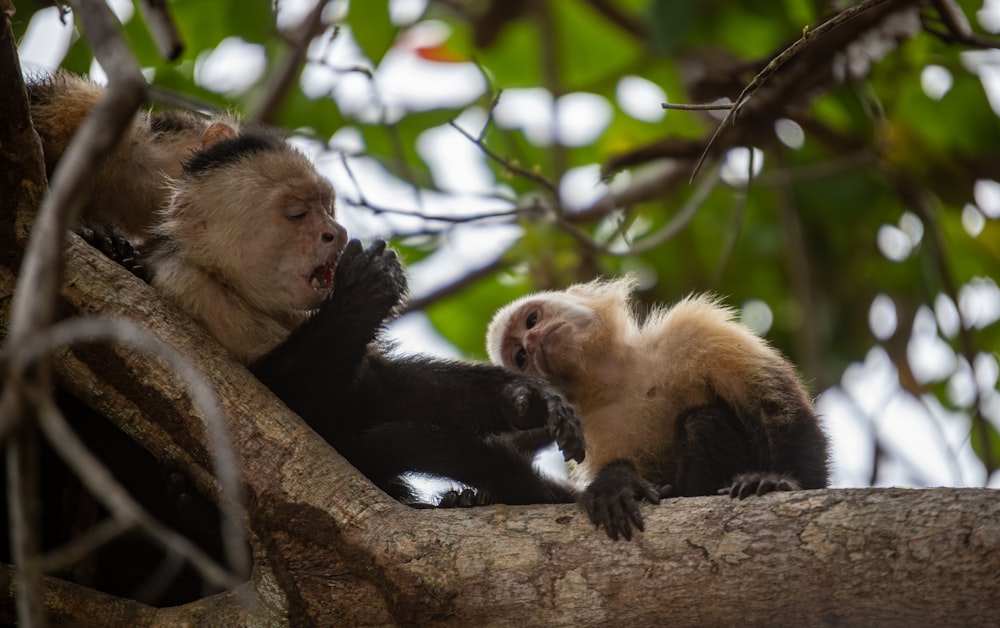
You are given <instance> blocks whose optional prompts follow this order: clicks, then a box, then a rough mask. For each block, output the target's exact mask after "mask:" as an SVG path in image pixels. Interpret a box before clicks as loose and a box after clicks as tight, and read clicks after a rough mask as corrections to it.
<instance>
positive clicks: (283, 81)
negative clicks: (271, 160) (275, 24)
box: [159, 0, 328, 124]
mask: <svg viewBox="0 0 1000 628" xmlns="http://www.w3.org/2000/svg"><path fill="white" fill-rule="evenodd" d="M159 1H161V2H162V1H163V0H159ZM327 2H328V0H317V2H316V4H315V6H313V9H312V11H310V12H309V15H307V16H306V17H305V19H303V20H302V22H301V23H300V24H299V25H298V26H297V27H296V28H295V29H294V30H293V31H292V32H291V33H289V35H288V38H287V40H288V42H289V44H290V45H291V51H290V52H289V53H288V54H286V55H285V57H284V58H283V59H282V60H281V63H280V65H279V67H278V69H277V70H276V71H275V72H273V73H271V75H270V77H269V78H268V80H267V85H266V86H265V87H264V96H263V97H262V98H261V99H260V101H258V103H257V106H256V107H254V111H253V114H251V116H250V120H252V121H254V122H261V123H266V124H272V123H273V122H274V119H275V117H276V116H277V115H278V109H279V107H281V104H282V103H283V102H284V101H285V97H286V96H287V95H288V92H289V90H290V89H291V88H292V83H293V81H294V80H295V78H296V77H298V76H299V74H300V73H301V71H302V66H303V64H305V62H306V53H307V52H308V50H309V43H310V42H311V41H312V40H313V39H314V38H315V37H316V36H318V35H319V34H320V33H322V32H323V30H324V29H325V28H326V26H327V25H326V22H324V21H323V10H324V9H325V8H326V5H327Z"/></svg>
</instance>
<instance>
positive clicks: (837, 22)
mask: <svg viewBox="0 0 1000 628" xmlns="http://www.w3.org/2000/svg"><path fill="white" fill-rule="evenodd" d="M891 1H893V0H863V2H860V3H858V4H856V5H854V6H852V7H849V8H847V9H845V10H843V11H841V12H840V13H838V14H837V15H835V16H833V17H832V18H830V19H829V20H827V21H826V22H823V23H822V24H820V25H819V26H817V27H816V28H815V29H812V30H808V29H806V30H803V32H802V37H800V38H799V39H797V40H796V41H795V43H793V44H792V45H791V46H789V47H788V48H786V49H785V50H783V51H782V52H781V53H779V54H778V56H776V57H774V58H773V59H771V61H770V62H769V63H768V64H767V65H766V66H765V67H764V69H763V70H761V71H760V72H758V73H757V75H756V76H754V77H753V79H752V80H751V81H750V83H749V84H747V86H746V87H744V88H743V91H742V92H740V95H739V97H737V98H736V101H735V102H734V103H733V106H732V108H731V109H730V110H729V113H727V114H726V117H725V118H723V120H722V122H720V123H719V126H717V127H716V129H715V132H714V133H712V136H711V138H709V140H708V144H706V145H705V150H704V151H702V154H701V157H699V158H698V161H697V163H696V164H695V166H694V170H693V171H692V173H691V180H692V181H693V180H694V177H695V176H696V175H697V174H698V171H699V170H701V167H702V165H703V164H704V163H705V160H706V159H707V158H708V155H709V153H710V152H711V149H712V146H713V145H714V144H715V141H716V140H717V139H718V137H719V135H720V134H721V133H722V130H723V129H725V128H726V127H728V126H731V125H733V124H735V123H736V119H737V118H738V117H739V114H740V111H742V109H743V107H744V106H746V104H747V102H749V101H750V99H751V98H752V97H753V95H754V93H756V92H757V90H758V89H760V87H761V86H762V85H763V84H764V83H765V82H767V80H768V79H769V78H771V76H772V75H773V74H774V73H775V72H777V71H778V70H779V69H780V68H781V67H782V66H783V65H785V63H786V62H787V61H788V60H789V59H791V58H792V57H794V56H795V55H797V54H798V53H799V52H801V51H802V50H803V49H804V48H805V47H807V46H810V45H812V44H813V43H814V42H816V41H818V40H819V39H821V38H822V37H824V36H825V35H826V34H827V33H829V32H830V31H832V30H833V29H835V28H837V27H838V26H841V25H842V24H844V23H845V22H848V21H850V20H851V19H853V18H855V17H857V16H858V15H861V14H862V13H864V12H865V11H869V10H871V9H873V8H875V7H877V6H879V5H880V4H883V3H885V2H891Z"/></svg>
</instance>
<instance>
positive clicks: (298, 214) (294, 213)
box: [285, 207, 309, 220]
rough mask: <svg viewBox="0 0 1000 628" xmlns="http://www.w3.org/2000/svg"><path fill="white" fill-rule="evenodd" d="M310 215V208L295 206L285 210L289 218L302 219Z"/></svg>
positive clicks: (286, 216)
mask: <svg viewBox="0 0 1000 628" xmlns="http://www.w3.org/2000/svg"><path fill="white" fill-rule="evenodd" d="M308 215H309V210H308V209H305V208H303V207H293V208H289V209H287V210H286V211H285V218H287V219H289V220H302V219H303V218H305V217H306V216H308Z"/></svg>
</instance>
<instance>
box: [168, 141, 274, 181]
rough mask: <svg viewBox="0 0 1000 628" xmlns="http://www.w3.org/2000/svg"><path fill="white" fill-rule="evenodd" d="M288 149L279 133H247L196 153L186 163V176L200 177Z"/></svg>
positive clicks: (216, 143) (218, 142)
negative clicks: (253, 157)
mask: <svg viewBox="0 0 1000 628" xmlns="http://www.w3.org/2000/svg"><path fill="white" fill-rule="evenodd" d="M287 148H288V145H287V144H285V140H284V139H283V138H282V137H281V136H280V135H278V134H277V133H273V132H268V131H249V132H246V131H245V132H243V133H241V134H240V135H238V136H236V137H231V138H227V139H222V140H219V141H217V142H215V143H214V144H212V145H210V146H208V147H206V148H202V149H200V150H198V151H195V153H194V154H193V155H191V157H190V159H188V160H187V161H186V162H184V175H185V176H192V175H198V174H200V173H202V172H206V171H208V170H212V169H214V168H221V167H222V166H225V165H228V164H233V163H236V162H238V161H241V160H242V159H244V158H245V157H247V156H249V155H254V154H256V153H262V152H266V151H281V150H287Z"/></svg>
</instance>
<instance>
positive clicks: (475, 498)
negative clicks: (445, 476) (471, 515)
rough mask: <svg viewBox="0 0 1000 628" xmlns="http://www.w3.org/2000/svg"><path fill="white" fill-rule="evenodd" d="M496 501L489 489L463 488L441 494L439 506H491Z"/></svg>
mask: <svg viewBox="0 0 1000 628" xmlns="http://www.w3.org/2000/svg"><path fill="white" fill-rule="evenodd" d="M492 503H494V501H493V495H491V494H490V492H489V491H484V490H482V489H476V488H463V489H462V490H461V491H448V492H447V493H445V494H444V495H442V496H441V501H440V502H438V505H437V507H438V508H472V507H473V506H489V505H490V504H492Z"/></svg>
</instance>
